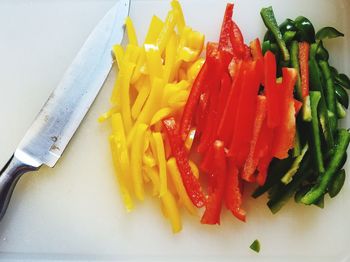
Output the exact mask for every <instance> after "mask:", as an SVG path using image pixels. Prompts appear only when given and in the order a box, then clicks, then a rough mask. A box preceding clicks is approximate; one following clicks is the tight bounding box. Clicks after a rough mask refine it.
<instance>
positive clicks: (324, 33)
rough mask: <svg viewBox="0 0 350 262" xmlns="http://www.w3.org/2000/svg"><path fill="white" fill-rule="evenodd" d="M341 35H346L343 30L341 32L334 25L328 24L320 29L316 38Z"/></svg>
mask: <svg viewBox="0 0 350 262" xmlns="http://www.w3.org/2000/svg"><path fill="white" fill-rule="evenodd" d="M340 36H344V34H343V33H342V32H339V31H338V30H337V29H335V28H334V27H330V26H326V27H323V28H321V29H320V30H318V32H317V34H316V39H317V40H323V39H326V38H328V39H331V38H336V37H340Z"/></svg>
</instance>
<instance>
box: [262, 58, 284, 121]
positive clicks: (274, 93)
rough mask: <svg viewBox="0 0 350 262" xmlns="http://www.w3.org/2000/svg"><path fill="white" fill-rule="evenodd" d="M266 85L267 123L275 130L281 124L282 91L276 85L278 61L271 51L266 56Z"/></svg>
mask: <svg viewBox="0 0 350 262" xmlns="http://www.w3.org/2000/svg"><path fill="white" fill-rule="evenodd" d="M264 84H265V94H266V98H267V123H268V125H269V127H270V128H274V127H276V126H278V125H279V124H280V122H281V114H280V109H279V103H280V101H281V89H280V88H278V86H277V84H276V59H275V55H274V54H273V53H272V52H271V51H267V52H266V53H265V56H264Z"/></svg>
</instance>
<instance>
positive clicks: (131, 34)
mask: <svg viewBox="0 0 350 262" xmlns="http://www.w3.org/2000/svg"><path fill="white" fill-rule="evenodd" d="M125 27H126V33H127V35H128V39H129V43H130V44H132V45H138V41H137V36H136V32H135V28H134V25H133V23H132V21H131V19H130V17H129V16H128V17H127V18H126V20H125Z"/></svg>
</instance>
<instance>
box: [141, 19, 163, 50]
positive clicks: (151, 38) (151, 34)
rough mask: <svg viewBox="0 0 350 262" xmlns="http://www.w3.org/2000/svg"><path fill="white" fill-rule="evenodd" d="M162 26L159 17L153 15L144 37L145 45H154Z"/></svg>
mask: <svg viewBox="0 0 350 262" xmlns="http://www.w3.org/2000/svg"><path fill="white" fill-rule="evenodd" d="M163 26H164V22H163V21H162V20H161V19H160V18H159V17H157V16H155V15H154V16H153V17H152V20H151V24H150V26H149V29H148V32H147V35H146V39H145V44H151V45H156V44H157V38H158V36H159V34H160V31H162V28H163Z"/></svg>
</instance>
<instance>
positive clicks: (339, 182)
mask: <svg viewBox="0 0 350 262" xmlns="http://www.w3.org/2000/svg"><path fill="white" fill-rule="evenodd" d="M344 182H345V170H344V169H341V170H340V171H339V172H338V173H337V174H336V176H335V177H334V178H333V180H332V181H331V183H330V185H329V187H328V194H329V196H330V197H331V198H333V197H335V196H336V195H338V193H339V192H340V190H341V189H342V187H343V185H344Z"/></svg>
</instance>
